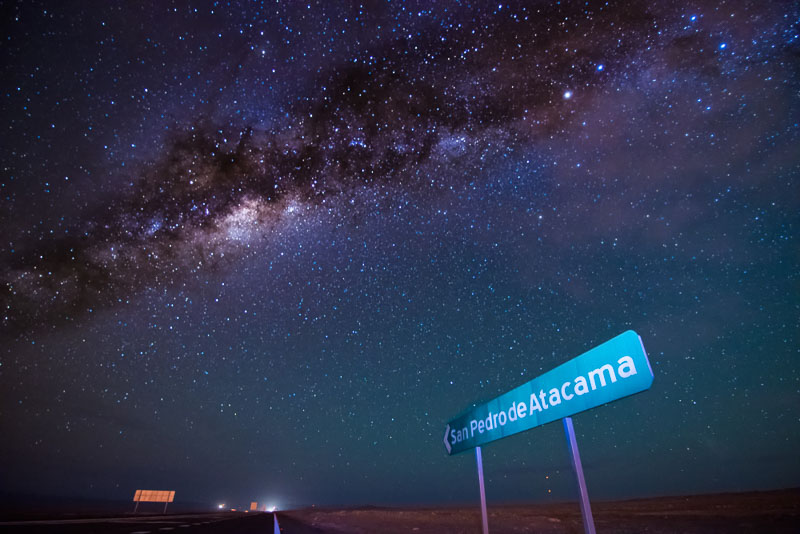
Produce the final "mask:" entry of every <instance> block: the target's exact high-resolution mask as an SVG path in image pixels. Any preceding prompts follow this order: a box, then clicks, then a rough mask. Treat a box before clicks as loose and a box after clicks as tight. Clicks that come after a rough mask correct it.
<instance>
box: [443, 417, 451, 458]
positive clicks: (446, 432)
mask: <svg viewBox="0 0 800 534" xmlns="http://www.w3.org/2000/svg"><path fill="white" fill-rule="evenodd" d="M449 433H450V424H449V423H448V424H447V428H445V429H444V446H445V447H447V454H450V442H449V441H447V435H448V434H449Z"/></svg>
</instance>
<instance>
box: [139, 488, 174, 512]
mask: <svg viewBox="0 0 800 534" xmlns="http://www.w3.org/2000/svg"><path fill="white" fill-rule="evenodd" d="M173 500H175V492H174V491H161V490H136V493H134V494H133V501H134V502H135V503H136V505H135V506H134V507H133V513H134V514H135V513H136V511H137V510H138V509H139V503H140V502H163V503H164V513H165V514H166V513H167V505H168V504H169V503H171V502H172V501H173Z"/></svg>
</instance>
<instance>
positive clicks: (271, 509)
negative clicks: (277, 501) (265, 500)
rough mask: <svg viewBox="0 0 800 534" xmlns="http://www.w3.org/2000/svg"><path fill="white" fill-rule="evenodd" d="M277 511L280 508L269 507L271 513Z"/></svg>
mask: <svg viewBox="0 0 800 534" xmlns="http://www.w3.org/2000/svg"><path fill="white" fill-rule="evenodd" d="M277 509H278V507H277V506H270V507H269V511H270V512H274V511H275V510H277Z"/></svg>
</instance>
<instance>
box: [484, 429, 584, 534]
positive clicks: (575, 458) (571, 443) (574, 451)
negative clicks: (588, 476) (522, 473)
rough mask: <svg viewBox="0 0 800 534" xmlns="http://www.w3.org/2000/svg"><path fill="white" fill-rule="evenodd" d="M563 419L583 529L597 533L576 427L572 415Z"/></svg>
mask: <svg viewBox="0 0 800 534" xmlns="http://www.w3.org/2000/svg"><path fill="white" fill-rule="evenodd" d="M563 421H564V432H565V433H566V434H567V446H568V447H569V455H570V457H571V458H572V467H573V469H574V470H575V476H576V477H577V478H578V488H579V489H580V492H581V516H583V530H584V532H586V534H595V530H594V518H593V517H592V507H591V505H590V504H589V493H588V492H587V491H586V480H585V479H584V478H583V466H582V465H581V453H580V452H579V451H578V442H577V441H576V440H575V428H574V427H573V426H572V417H565V418H564V419H563ZM478 464H479V465H480V452H479V453H478ZM482 492H483V476H481V494H482Z"/></svg>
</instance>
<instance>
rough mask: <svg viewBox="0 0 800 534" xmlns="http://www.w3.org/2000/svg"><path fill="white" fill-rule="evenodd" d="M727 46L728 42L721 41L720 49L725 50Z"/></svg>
mask: <svg viewBox="0 0 800 534" xmlns="http://www.w3.org/2000/svg"><path fill="white" fill-rule="evenodd" d="M727 46H728V43H720V44H719V49H720V50H725V47H727Z"/></svg>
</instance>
